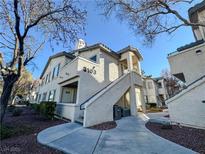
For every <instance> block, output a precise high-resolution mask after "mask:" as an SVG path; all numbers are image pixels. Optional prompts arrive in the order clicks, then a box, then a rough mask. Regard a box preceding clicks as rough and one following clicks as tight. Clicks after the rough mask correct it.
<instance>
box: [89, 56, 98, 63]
mask: <svg viewBox="0 0 205 154" xmlns="http://www.w3.org/2000/svg"><path fill="white" fill-rule="evenodd" d="M90 60H92V61H93V62H95V63H96V62H97V55H95V56H92V57H90Z"/></svg>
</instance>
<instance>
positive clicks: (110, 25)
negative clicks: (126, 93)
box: [31, 1, 194, 78]
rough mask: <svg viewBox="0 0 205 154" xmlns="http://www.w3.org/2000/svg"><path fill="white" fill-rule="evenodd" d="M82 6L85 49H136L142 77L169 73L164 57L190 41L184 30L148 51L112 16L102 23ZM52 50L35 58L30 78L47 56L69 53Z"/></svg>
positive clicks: (91, 5) (97, 12)
mask: <svg viewBox="0 0 205 154" xmlns="http://www.w3.org/2000/svg"><path fill="white" fill-rule="evenodd" d="M83 5H85V7H86V9H87V11H88V15H87V25H86V29H85V32H86V36H81V38H82V39H84V40H85V41H86V43H87V44H88V45H92V44H95V43H99V42H101V43H104V44H105V45H107V46H108V47H110V48H111V49H113V50H114V51H119V50H120V49H122V48H124V47H126V46H128V45H131V46H133V47H136V48H138V49H139V51H140V52H141V54H142V55H143V57H144V60H143V61H142V63H141V66H142V69H143V70H144V71H145V73H146V75H152V76H154V77H157V76H160V73H161V71H162V70H163V69H166V68H168V69H169V64H168V60H167V54H168V53H170V52H173V51H175V50H176V49H177V48H178V47H180V46H183V45H185V44H188V43H190V42H192V41H194V37H193V34H192V31H191V28H189V27H186V28H182V29H179V30H178V31H176V32H175V33H173V34H172V35H167V34H162V35H159V36H158V38H157V40H156V41H155V42H154V44H153V45H152V47H146V46H143V42H142V39H141V37H140V36H136V35H134V32H133V31H132V30H131V29H130V28H129V26H128V25H127V24H126V23H121V22H120V21H119V20H118V19H116V18H115V17H114V16H113V17H111V18H110V19H106V18H105V17H103V16H102V15H100V13H101V11H100V10H99V9H98V8H97V7H96V5H95V3H94V2H91V1H83ZM180 10H181V13H182V14H184V15H186V14H187V8H186V7H184V6H183V7H180ZM54 47H55V49H54V51H53V52H52V51H51V49H50V47H49V46H48V45H47V46H46V47H45V48H44V49H43V51H41V52H40V53H39V55H38V56H37V57H36V58H35V60H34V62H35V64H36V65H37V67H38V69H34V70H31V71H32V73H33V76H34V78H38V77H39V76H40V74H41V72H42V70H43V68H44V66H45V64H46V62H47V59H48V58H49V56H51V55H53V54H55V53H57V52H59V51H62V50H65V51H69V50H68V49H65V48H62V47H61V46H54Z"/></svg>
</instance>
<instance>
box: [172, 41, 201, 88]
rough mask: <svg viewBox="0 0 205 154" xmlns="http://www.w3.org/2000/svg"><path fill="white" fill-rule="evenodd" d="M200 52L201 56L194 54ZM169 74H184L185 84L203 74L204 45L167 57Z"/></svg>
mask: <svg viewBox="0 0 205 154" xmlns="http://www.w3.org/2000/svg"><path fill="white" fill-rule="evenodd" d="M197 50H201V51H202V53H201V54H196V51H197ZM168 60H169V64H170V68H171V73H172V74H177V73H182V72H183V73H184V76H185V80H186V84H190V83H191V82H193V81H194V80H196V79H198V78H200V77H201V76H203V75H204V74H205V43H204V44H202V45H198V46H196V47H193V48H189V49H186V50H184V51H181V52H178V53H176V54H173V55H171V56H169V57H168Z"/></svg>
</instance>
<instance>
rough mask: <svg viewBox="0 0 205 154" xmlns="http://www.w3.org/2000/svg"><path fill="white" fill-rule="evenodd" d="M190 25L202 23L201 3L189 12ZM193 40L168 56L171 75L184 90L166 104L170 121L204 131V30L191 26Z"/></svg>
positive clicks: (203, 6)
mask: <svg viewBox="0 0 205 154" xmlns="http://www.w3.org/2000/svg"><path fill="white" fill-rule="evenodd" d="M189 17H190V20H191V21H192V22H203V23H205V1H203V2H201V3H199V4H197V5H195V6H194V7H192V8H190V9H189ZM193 32H194V36H195V39H196V41H195V42H193V43H190V44H187V45H185V46H182V47H180V48H178V49H177V51H175V52H173V53H170V54H169V55H168V61H169V64H170V68H171V73H172V74H173V75H174V76H176V77H177V78H179V79H180V80H181V81H183V82H185V83H186V85H187V87H186V89H184V90H183V91H181V92H180V93H179V94H177V95H175V96H174V97H172V98H170V99H169V100H167V101H166V103H167V104H168V109H169V114H170V118H171V120H172V121H173V122H176V123H180V124H182V125H189V126H193V127H200V128H203V129H205V120H204V119H205V41H204V40H205V27H193Z"/></svg>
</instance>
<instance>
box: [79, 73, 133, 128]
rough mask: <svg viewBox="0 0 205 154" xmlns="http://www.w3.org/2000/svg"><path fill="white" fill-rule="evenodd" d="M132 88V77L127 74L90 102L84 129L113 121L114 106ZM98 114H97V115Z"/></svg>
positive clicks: (87, 105) (87, 106) (86, 110)
mask: <svg viewBox="0 0 205 154" xmlns="http://www.w3.org/2000/svg"><path fill="white" fill-rule="evenodd" d="M129 87H130V75H129V74H127V75H125V76H123V77H121V78H120V80H119V81H115V83H113V85H111V86H110V87H108V89H105V90H104V91H102V92H101V93H100V94H99V95H98V96H96V98H93V100H91V101H90V103H89V102H88V104H86V108H85V114H84V118H85V119H84V124H83V125H84V127H89V126H92V125H95V124H99V123H102V122H106V121H112V120H113V105H114V104H116V103H117V101H118V100H119V99H120V97H121V96H122V95H123V94H124V93H125V92H126V91H127V90H128V88H129ZM96 113H97V114H96Z"/></svg>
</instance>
